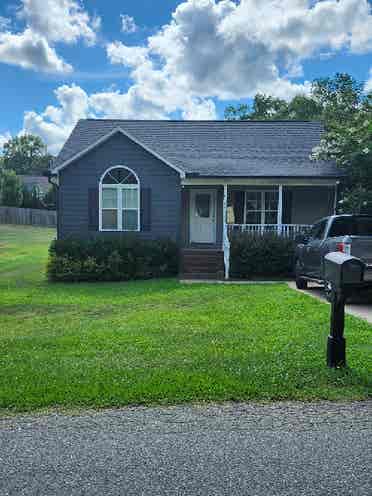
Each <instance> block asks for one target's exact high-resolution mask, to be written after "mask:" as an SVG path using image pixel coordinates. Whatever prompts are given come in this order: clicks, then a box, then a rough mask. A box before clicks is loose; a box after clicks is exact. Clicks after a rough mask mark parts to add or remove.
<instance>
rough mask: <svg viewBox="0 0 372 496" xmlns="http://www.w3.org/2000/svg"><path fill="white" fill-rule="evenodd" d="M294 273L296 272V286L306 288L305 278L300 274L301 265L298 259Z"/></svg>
mask: <svg viewBox="0 0 372 496" xmlns="http://www.w3.org/2000/svg"><path fill="white" fill-rule="evenodd" d="M295 274H296V288H297V289H307V280H306V279H305V278H304V277H302V276H301V265H300V262H299V260H297V261H296V267H295Z"/></svg>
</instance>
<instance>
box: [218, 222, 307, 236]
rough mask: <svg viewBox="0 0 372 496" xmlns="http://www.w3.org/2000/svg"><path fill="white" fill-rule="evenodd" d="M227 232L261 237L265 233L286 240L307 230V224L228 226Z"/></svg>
mask: <svg viewBox="0 0 372 496" xmlns="http://www.w3.org/2000/svg"><path fill="white" fill-rule="evenodd" d="M227 227H228V232H229V233H233V232H248V233H250V234H257V235H262V234H266V233H272V234H277V235H279V236H284V237H286V238H294V237H295V236H296V235H298V234H301V233H303V232H305V231H307V230H308V229H310V227H311V225H309V224H228V225H227Z"/></svg>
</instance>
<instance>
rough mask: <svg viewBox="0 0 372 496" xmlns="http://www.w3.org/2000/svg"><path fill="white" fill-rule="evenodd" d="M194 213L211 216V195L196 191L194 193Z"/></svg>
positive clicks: (199, 215) (200, 215)
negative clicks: (196, 192)
mask: <svg viewBox="0 0 372 496" xmlns="http://www.w3.org/2000/svg"><path fill="white" fill-rule="evenodd" d="M195 210H196V215H197V216H198V217H202V218H209V217H210V216H211V195H210V194H209V193H198V194H196V195H195Z"/></svg>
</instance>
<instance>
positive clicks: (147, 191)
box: [141, 188, 151, 231]
mask: <svg viewBox="0 0 372 496" xmlns="http://www.w3.org/2000/svg"><path fill="white" fill-rule="evenodd" d="M141 231H151V188H141Z"/></svg>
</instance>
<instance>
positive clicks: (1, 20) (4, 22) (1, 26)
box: [0, 16, 10, 31]
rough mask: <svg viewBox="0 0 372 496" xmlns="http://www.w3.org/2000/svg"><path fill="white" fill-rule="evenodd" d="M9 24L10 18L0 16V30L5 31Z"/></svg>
mask: <svg viewBox="0 0 372 496" xmlns="http://www.w3.org/2000/svg"><path fill="white" fill-rule="evenodd" d="M9 26H10V19H8V18H7V17H2V16H0V31H5V30H6V29H8V28H9Z"/></svg>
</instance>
